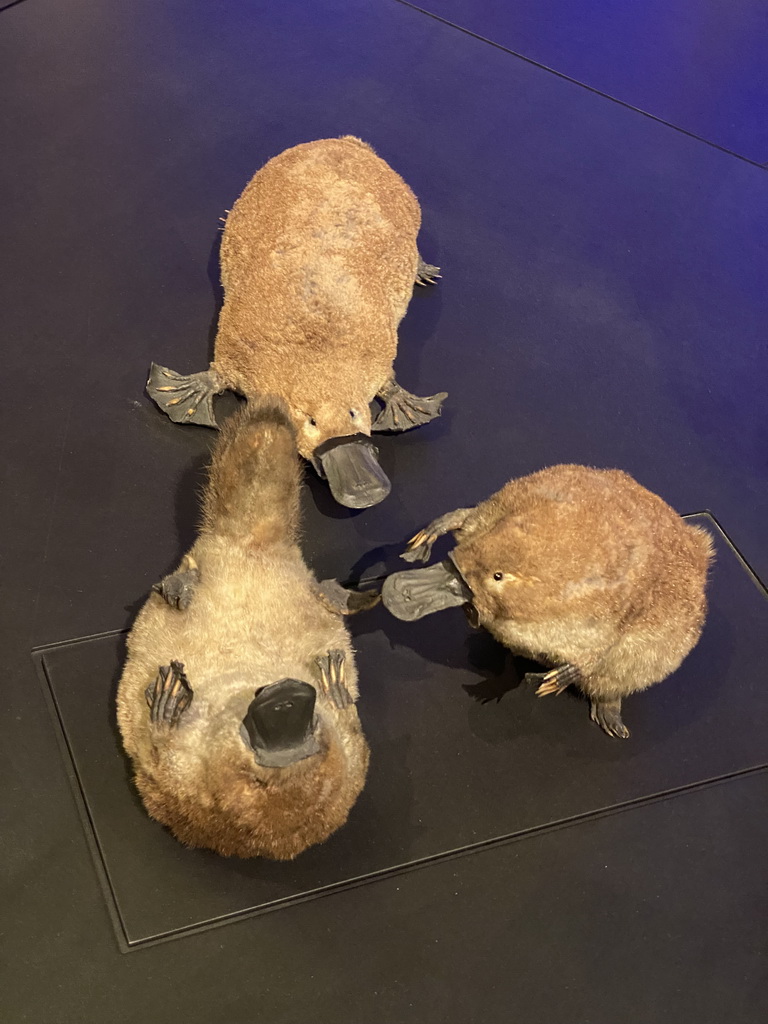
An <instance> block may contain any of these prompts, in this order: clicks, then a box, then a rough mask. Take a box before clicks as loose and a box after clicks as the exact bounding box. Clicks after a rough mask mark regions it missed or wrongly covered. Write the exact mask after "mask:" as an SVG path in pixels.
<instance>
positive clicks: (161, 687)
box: [144, 661, 193, 729]
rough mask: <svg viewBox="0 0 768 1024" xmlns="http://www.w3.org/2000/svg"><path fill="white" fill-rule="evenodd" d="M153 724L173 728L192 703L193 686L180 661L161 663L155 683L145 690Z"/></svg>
mask: <svg viewBox="0 0 768 1024" xmlns="http://www.w3.org/2000/svg"><path fill="white" fill-rule="evenodd" d="M144 696H145V697H146V700H147V704H148V705H149V719H150V721H151V722H152V725H155V726H159V727H166V728H168V729H173V728H174V727H175V726H177V725H178V724H179V722H180V721H181V717H182V715H183V714H184V712H185V711H186V710H187V708H188V707H189V705H190V704H191V703H192V697H193V693H192V687H191V686H190V685H189V681H188V680H187V677H186V676H185V675H184V666H183V665H182V663H181V662H180V661H172V662H171V664H170V665H161V666H160V668H159V670H158V673H157V677H156V679H155V681H154V683H150V684H149V686H148V687H147V688H146V690H145V691H144Z"/></svg>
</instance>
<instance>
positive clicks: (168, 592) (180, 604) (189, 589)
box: [152, 555, 200, 612]
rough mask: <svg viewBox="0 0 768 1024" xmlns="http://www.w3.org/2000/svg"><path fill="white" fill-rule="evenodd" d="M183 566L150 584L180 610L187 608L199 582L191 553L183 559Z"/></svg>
mask: <svg viewBox="0 0 768 1024" xmlns="http://www.w3.org/2000/svg"><path fill="white" fill-rule="evenodd" d="M184 566H185V567H184V568H183V569H179V570H178V571H177V572H174V573H172V574H171V575H170V576H166V577H165V579H162V580H160V582H159V583H155V584H154V585H153V586H152V590H153V591H154V592H155V593H156V594H160V596H161V597H162V598H164V600H165V601H167V602H168V604H169V605H170V606H171V608H178V610H179V611H180V612H183V611H185V609H187V608H189V605H190V602H191V601H192V598H193V596H194V593H195V588H196V587H197V585H198V583H199V582H200V570H199V569H198V567H197V562H195V560H194V558H192V557H191V555H187V556H186V558H185V559H184Z"/></svg>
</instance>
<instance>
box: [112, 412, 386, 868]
mask: <svg viewBox="0 0 768 1024" xmlns="http://www.w3.org/2000/svg"><path fill="white" fill-rule="evenodd" d="M299 477H300V462H299V458H298V455H297V452H296V447H295V436H294V428H293V424H292V422H291V419H290V417H289V415H288V412H287V410H286V409H285V408H284V406H283V405H282V403H280V402H277V401H274V402H273V401H271V400H266V399H265V400H263V401H260V402H255V403H251V404H249V405H248V406H247V407H245V408H244V409H243V410H241V411H240V412H239V413H237V414H235V415H234V416H233V417H231V418H230V419H229V420H228V421H227V422H226V423H225V425H224V427H223V429H222V432H221V436H220V438H219V441H218V443H217V446H216V449H215V451H214V455H213V462H212V465H211V469H210V477H209V482H208V485H207V489H206V492H205V497H204V503H203V508H204V518H203V525H202V528H201V531H200V535H199V537H198V539H197V541H196V543H195V545H194V547H193V548H192V549H191V551H190V552H189V554H188V555H186V556H185V558H184V561H183V563H182V566H181V567H180V569H179V570H178V571H177V572H176V573H174V574H173V575H171V576H168V577H166V578H165V579H164V580H163V581H162V582H161V583H160V584H158V585H157V586H156V587H155V588H154V592H153V593H152V594H151V596H150V597H149V599H148V601H147V602H146V604H145V605H144V607H143V608H142V610H141V611H140V612H139V615H138V618H137V620H136V623H135V625H134V627H133V629H132V631H131V633H130V636H129V638H128V659H127V663H126V665H125V669H124V672H123V675H122V678H121V680H120V685H119V690H118V696H117V711H118V723H119V726H120V732H121V734H122V738H123V742H124V745H125V749H126V750H127V752H128V754H129V755H130V758H131V761H132V762H133V768H134V772H135V779H136V785H137V787H138V790H139V793H140V794H141V798H142V800H143V802H144V805H145V807H146V809H147V810H148V812H149V814H150V815H151V816H152V817H153V818H156V819H157V820H158V821H160V822H162V823H163V824H165V825H167V826H168V827H169V828H170V829H171V831H172V832H173V833H174V835H175V836H176V837H177V838H178V839H180V840H181V841H182V842H183V843H185V844H187V845H189V846H199V847H208V848H210V849H212V850H215V851H217V852H218V853H221V854H225V855H236V856H239V857H253V856H263V857H270V858H275V859H281V860H282V859H290V858H292V857H295V856H296V855H297V854H298V853H300V852H301V851H302V850H304V849H305V848H306V847H308V846H310V845H311V844H313V843H319V842H322V841H323V840H324V839H326V838H327V837H328V836H329V835H331V833H332V832H334V831H336V829H338V828H339V827H340V826H341V825H343V824H344V822H345V821H346V819H347V815H348V814H349V810H350V808H351V807H352V805H353V803H354V802H355V800H356V798H357V796H358V794H359V793H360V791H361V789H362V787H363V783H364V781H365V775H366V770H367V765H368V747H367V744H366V741H365V738H364V737H363V734H362V732H361V728H360V722H359V719H358V716H357V711H356V708H355V701H356V699H357V695H358V690H357V675H356V670H355V663H354V659H353V654H352V648H351V645H350V638H349V633H348V632H347V629H346V626H345V624H344V620H343V617H342V616H343V615H344V614H345V613H347V612H351V611H355V610H360V608H362V607H367V606H369V605H370V604H371V603H374V602H375V600H376V597H375V596H373V597H372V596H371V594H370V593H351V592H349V591H346V590H344V589H343V588H342V587H341V586H340V585H339V584H338V583H336V582H335V581H326V582H325V583H323V584H318V583H317V582H316V580H315V579H314V577H313V576H312V574H311V572H310V571H309V569H308V568H307V566H306V565H305V564H304V561H303V559H302V555H301V552H300V550H299V548H298V546H297V542H296V536H297V528H298V522H297V519H298V494H299Z"/></svg>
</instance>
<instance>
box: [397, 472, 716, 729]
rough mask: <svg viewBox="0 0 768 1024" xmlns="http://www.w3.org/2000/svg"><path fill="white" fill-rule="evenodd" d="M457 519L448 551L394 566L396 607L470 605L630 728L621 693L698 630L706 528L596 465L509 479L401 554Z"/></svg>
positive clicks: (649, 679)
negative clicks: (419, 565) (435, 560)
mask: <svg viewBox="0 0 768 1024" xmlns="http://www.w3.org/2000/svg"><path fill="white" fill-rule="evenodd" d="M449 531H452V532H453V533H454V535H455V537H456V539H457V541H458V543H457V545H456V547H455V548H454V549H453V550H452V551H451V553H450V555H449V558H448V559H447V560H446V561H445V562H443V563H440V564H437V565H433V566H430V567H429V568H425V569H415V570H410V571H406V572H401V573H395V574H393V575H392V576H390V577H389V578H388V579H387V581H386V582H385V584H384V588H383V591H382V599H383V601H384V604H385V605H386V607H387V608H388V609H389V610H390V611H391V612H392V613H393V614H394V615H396V616H397V617H398V618H402V619H407V620H412V619H419V618H421V617H422V616H424V615H427V614H429V613H431V612H433V611H438V610H440V609H441V608H446V607H449V606H450V605H457V604H465V605H467V611H468V614H469V616H470V618H471V619H472V620H473V621H474V622H475V623H476V624H479V625H482V626H484V627H485V628H486V629H488V630H489V632H491V633H492V634H493V635H494V636H495V637H496V638H497V639H498V640H500V641H501V643H503V644H504V645H505V646H506V647H508V648H510V649H511V650H512V651H513V652H515V653H517V654H522V655H525V656H527V657H529V658H532V659H533V660H535V661H538V662H541V663H542V664H544V665H548V666H551V668H550V670H549V671H547V672H545V673H541V674H536V673H531V674H530V675H529V676H528V677H526V678H527V679H529V680H530V681H537V682H539V684H540V685H539V687H538V689H537V691H536V692H537V694H538V695H539V696H545V695H546V694H551V693H560V692H561V691H562V690H564V689H565V688H566V687H568V686H570V685H571V684H573V685H575V686H577V687H579V688H580V689H581V690H582V691H583V693H584V694H586V696H587V697H589V699H590V702H591V716H592V720H593V721H595V722H597V723H599V725H600V726H602V728H603V729H604V730H605V731H606V732H607V733H608V734H609V735H612V736H618V737H621V738H626V737H627V736H628V735H629V732H628V730H627V728H626V727H625V725H624V723H623V722H622V720H621V701H622V699H623V698H624V697H626V696H628V695H629V694H630V693H634V692H636V691H637V690H644V689H646V687H648V686H651V685H652V684H653V683H657V682H660V681H661V680H662V679H664V678H666V677H667V676H668V675H669V674H670V673H671V672H674V671H675V669H676V668H677V667H678V666H679V665H680V663H681V662H682V660H683V659H684V658H685V657H686V655H687V654H688V653H689V651H690V650H691V649H692V648H693V647H694V645H695V644H696V642H697V641H698V639H699V636H700V634H701V630H702V626H703V623H704V618H705V615H706V598H705V593H704V592H705V586H706V581H707V570H708V567H709V564H710V561H711V558H712V541H711V539H710V537H709V535H708V534H707V533H706V531H704V530H701V529H700V528H699V527H696V526H690V525H688V524H687V523H685V521H684V520H682V519H681V518H680V517H679V516H678V515H677V514H676V513H675V512H674V511H673V509H671V508H670V507H669V505H667V504H666V503H665V502H664V501H662V499H661V498H659V497H658V496H657V495H655V494H652V493H651V492H650V491H648V490H646V489H645V488H644V487H641V486H640V484H638V483H637V482H636V481H635V480H633V479H632V477H630V476H628V475H627V474H626V473H623V472H621V471H620V470H616V469H608V470H600V469H590V468H588V467H586V466H552V467H551V468H549V469H543V470H541V471H540V472H538V473H532V474H531V475H530V476H525V477H522V478H520V479H518V480H512V481H510V482H509V483H508V484H507V485H506V486H505V487H503V488H502V489H501V490H500V491H499V492H498V493H497V494H494V495H493V497H491V498H489V499H488V500H487V501H484V502H482V504H480V505H478V506H477V507H476V508H463V509H458V510H457V511H455V512H449V513H448V514H447V515H444V516H441V517H440V518H439V519H436V520H435V521H434V522H433V523H432V524H431V525H430V526H428V527H426V529H424V530H422V531H421V532H420V533H418V534H417V535H416V537H414V538H413V539H412V541H411V542H410V544H409V549H408V550H407V551H406V553H405V554H404V555H403V557H404V558H405V559H407V560H408V561H419V560H421V561H426V560H427V559H428V558H429V555H430V552H431V549H432V545H433V544H434V542H435V540H436V539H437V538H438V537H439V536H441V535H442V534H444V533H447V532H449Z"/></svg>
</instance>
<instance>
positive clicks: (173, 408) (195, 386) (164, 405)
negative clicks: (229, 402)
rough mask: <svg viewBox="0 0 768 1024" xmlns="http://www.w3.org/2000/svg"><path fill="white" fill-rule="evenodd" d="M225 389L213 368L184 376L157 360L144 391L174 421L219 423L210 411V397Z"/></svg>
mask: <svg viewBox="0 0 768 1024" xmlns="http://www.w3.org/2000/svg"><path fill="white" fill-rule="evenodd" d="M224 390H225V387H224V384H223V383H222V381H220V380H219V378H218V376H217V374H216V373H215V371H213V370H205V371H204V372H203V373H190V374H189V376H188V377H184V376H183V375H182V374H180V373H176V372H175V371H174V370H169V369H168V368H167V367H166V366H158V365H157V363H152V365H151V366H150V368H149V380H148V381H147V394H148V395H149V397H150V398H151V399H152V401H153V402H154V403H155V404H156V405H157V406H158V407H159V408H160V409H162V411H163V412H164V413H166V415H168V416H169V417H170V418H171V419H172V420H173V422H174V423H198V424H200V426H203V427H216V426H218V424H217V423H216V417H215V416H214V414H213V396H214V395H218V394H220V393H221V392H222V391H224Z"/></svg>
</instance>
